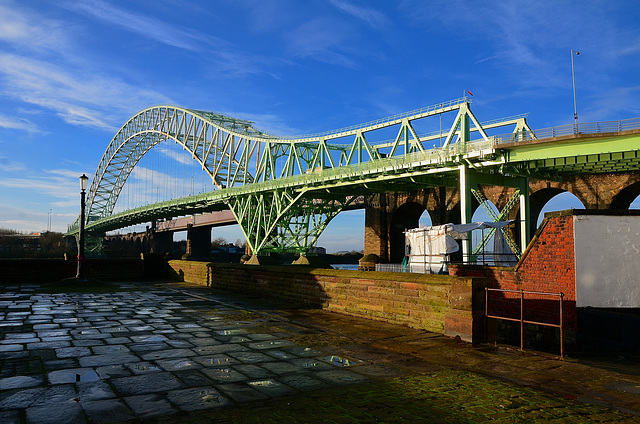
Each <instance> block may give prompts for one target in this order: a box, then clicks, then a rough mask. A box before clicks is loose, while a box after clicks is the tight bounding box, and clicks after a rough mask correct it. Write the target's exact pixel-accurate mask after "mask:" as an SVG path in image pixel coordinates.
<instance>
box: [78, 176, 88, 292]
mask: <svg viewBox="0 0 640 424" xmlns="http://www.w3.org/2000/svg"><path fill="white" fill-rule="evenodd" d="M88 182H89V177H87V176H86V175H85V174H82V176H81V177H80V231H79V234H78V272H77V273H76V279H78V280H79V281H83V280H84V279H85V278H84V270H83V269H82V265H84V206H85V205H84V203H85V199H84V197H85V191H86V190H87V183H88Z"/></svg>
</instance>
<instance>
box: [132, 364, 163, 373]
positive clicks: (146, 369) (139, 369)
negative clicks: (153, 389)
mask: <svg viewBox="0 0 640 424" xmlns="http://www.w3.org/2000/svg"><path fill="white" fill-rule="evenodd" d="M131 369H132V370H133V371H134V372H137V373H144V372H150V371H151V372H154V371H161V369H160V368H158V367H157V366H155V365H142V364H134V365H131Z"/></svg>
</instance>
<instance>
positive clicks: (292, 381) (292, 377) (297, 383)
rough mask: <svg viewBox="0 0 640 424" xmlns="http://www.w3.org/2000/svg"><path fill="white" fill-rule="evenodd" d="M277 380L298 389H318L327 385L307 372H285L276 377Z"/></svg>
mask: <svg viewBox="0 0 640 424" xmlns="http://www.w3.org/2000/svg"><path fill="white" fill-rule="evenodd" d="M278 380H279V381H281V382H282V383H283V384H286V385H287V386H289V387H292V388H294V389H296V390H299V391H308V390H318V389H321V388H323V387H329V385H328V384H327V383H326V382H324V381H322V380H319V379H317V378H313V377H312V376H311V375H307V374H287V375H283V376H280V377H278Z"/></svg>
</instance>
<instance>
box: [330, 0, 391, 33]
mask: <svg viewBox="0 0 640 424" xmlns="http://www.w3.org/2000/svg"><path fill="white" fill-rule="evenodd" d="M329 2H330V3H331V4H332V5H334V6H335V7H337V8H338V9H340V10H342V11H343V12H345V13H348V14H349V15H351V16H354V17H356V18H358V19H361V20H363V21H365V22H366V23H368V24H369V25H371V26H372V27H385V26H387V25H388V24H389V20H388V19H387V17H386V16H385V15H384V14H383V13H381V12H379V11H377V10H374V9H371V8H368V7H361V6H356V5H354V4H352V3H349V2H347V1H343V0H329Z"/></svg>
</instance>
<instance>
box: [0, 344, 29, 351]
mask: <svg viewBox="0 0 640 424" xmlns="http://www.w3.org/2000/svg"><path fill="white" fill-rule="evenodd" d="M21 350H24V346H23V345H21V344H6V345H0V352H18V351H21Z"/></svg>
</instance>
